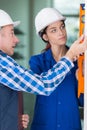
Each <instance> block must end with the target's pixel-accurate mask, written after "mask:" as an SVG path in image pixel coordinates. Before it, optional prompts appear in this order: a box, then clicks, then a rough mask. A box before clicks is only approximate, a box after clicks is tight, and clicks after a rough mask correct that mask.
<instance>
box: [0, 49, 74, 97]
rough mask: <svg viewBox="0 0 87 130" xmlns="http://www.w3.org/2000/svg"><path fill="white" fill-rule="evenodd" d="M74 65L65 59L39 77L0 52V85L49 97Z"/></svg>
mask: <svg viewBox="0 0 87 130" xmlns="http://www.w3.org/2000/svg"><path fill="white" fill-rule="evenodd" d="M73 66H74V64H73V63H72V62H71V61H70V60H69V59H68V58H66V57H63V58H61V60H60V61H59V62H58V63H57V64H55V65H54V66H53V68H52V69H50V70H49V71H48V72H44V73H42V74H41V75H37V74H35V73H34V72H33V71H31V70H29V69H25V68H23V67H22V66H20V65H18V64H17V63H16V61H14V60H13V59H12V58H11V57H10V56H8V55H7V54H5V53H3V52H2V51H0V83H2V84H4V85H6V86H8V87H9V88H11V89H13V90H17V91H25V92H29V93H33V94H40V95H49V94H51V92H52V91H54V90H55V88H56V87H57V86H58V85H59V84H60V83H61V82H62V81H63V79H64V78H65V76H66V74H67V73H68V72H69V71H70V69H71V68H72V67H73Z"/></svg>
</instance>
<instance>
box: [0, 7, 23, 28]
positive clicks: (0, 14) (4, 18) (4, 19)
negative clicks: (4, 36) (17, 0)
mask: <svg viewBox="0 0 87 130" xmlns="http://www.w3.org/2000/svg"><path fill="white" fill-rule="evenodd" d="M10 24H12V25H13V26H14V27H15V26H17V25H19V24H20V21H15V22H13V20H12V19H11V17H10V16H9V15H8V14H7V13H6V12H5V11H4V10H1V9H0V28H1V27H2V26H6V25H10Z"/></svg>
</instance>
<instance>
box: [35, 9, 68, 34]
mask: <svg viewBox="0 0 87 130" xmlns="http://www.w3.org/2000/svg"><path fill="white" fill-rule="evenodd" d="M65 19H66V18H65V17H64V16H63V15H62V14H61V13H60V12H59V11H58V10H57V9H54V8H44V9H42V10H41V11H40V12H39V13H38V14H37V15H36V17H35V28H36V33H37V34H38V33H39V32H40V31H41V30H43V29H44V28H45V27H47V26H48V25H49V24H51V23H53V22H56V21H58V20H59V21H60V20H65Z"/></svg>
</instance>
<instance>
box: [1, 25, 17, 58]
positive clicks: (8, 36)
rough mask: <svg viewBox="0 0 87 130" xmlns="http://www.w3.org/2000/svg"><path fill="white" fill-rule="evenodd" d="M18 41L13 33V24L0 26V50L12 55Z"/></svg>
mask: <svg viewBox="0 0 87 130" xmlns="http://www.w3.org/2000/svg"><path fill="white" fill-rule="evenodd" d="M18 42H19V40H18V38H17V37H16V36H15V34H14V27H13V25H7V26H4V27H2V29H1V30H0V50H2V51H3V52H5V53H7V54H8V55H10V56H12V55H13V54H14V48H15V47H16V45H17V44H18Z"/></svg>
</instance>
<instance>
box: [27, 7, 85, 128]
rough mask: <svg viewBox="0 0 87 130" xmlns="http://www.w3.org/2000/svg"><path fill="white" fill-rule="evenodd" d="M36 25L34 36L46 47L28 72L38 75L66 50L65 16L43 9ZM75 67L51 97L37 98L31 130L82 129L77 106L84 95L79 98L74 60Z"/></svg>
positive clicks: (33, 61)
mask: <svg viewBox="0 0 87 130" xmlns="http://www.w3.org/2000/svg"><path fill="white" fill-rule="evenodd" d="M35 26H36V32H37V34H38V35H39V36H40V37H41V38H42V40H43V41H44V42H46V43H47V46H46V48H45V49H44V51H43V52H42V53H41V54H38V55H35V56H32V57H31V59H30V61H29V63H30V69H32V70H33V71H34V72H35V73H37V74H41V73H42V72H46V71H47V70H48V69H50V68H51V67H52V66H53V65H54V64H55V63H56V62H58V61H59V60H60V58H61V57H63V56H64V55H65V54H66V52H67V50H68V47H67V46H66V41H67V33H66V28H65V17H64V16H63V15H62V14H61V13H60V12H59V11H58V10H56V9H54V8H44V9H42V10H41V11H40V12H39V13H38V14H37V16H36V18H35ZM74 65H75V67H74V68H73V69H71V72H69V73H68V74H67V76H66V77H65V79H64V81H63V82H62V83H61V84H60V85H59V86H58V87H57V89H56V90H55V91H54V92H53V93H52V94H51V95H50V96H48V97H46V96H40V95H38V96H37V97H36V103H35V110H34V117H33V122H32V125H31V130H81V122H80V114H79V105H80V106H83V95H81V96H80V98H79V99H78V96H77V89H78V88H77V86H78V85H77V80H76V77H75V72H76V69H77V62H76V61H75V62H74Z"/></svg>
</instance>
